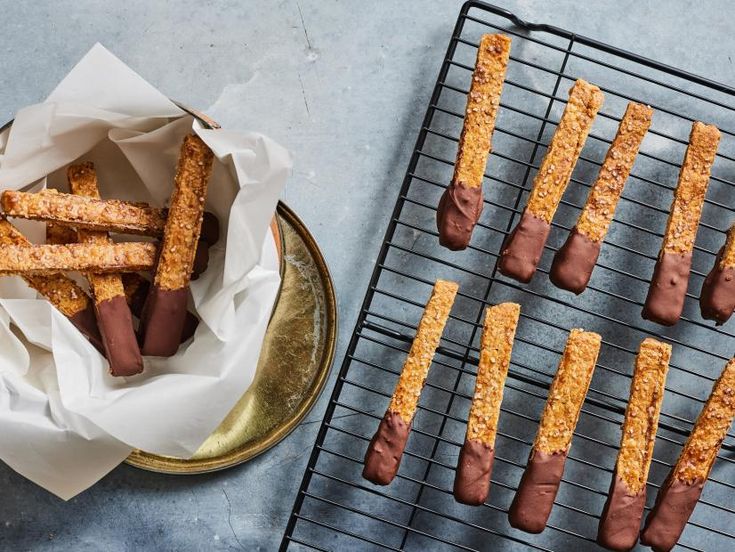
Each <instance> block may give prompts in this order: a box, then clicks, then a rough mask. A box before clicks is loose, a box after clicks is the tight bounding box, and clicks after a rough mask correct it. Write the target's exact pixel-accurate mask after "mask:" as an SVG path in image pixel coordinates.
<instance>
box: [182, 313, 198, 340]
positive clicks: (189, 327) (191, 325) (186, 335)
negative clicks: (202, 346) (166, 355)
mask: <svg viewBox="0 0 735 552" xmlns="http://www.w3.org/2000/svg"><path fill="white" fill-rule="evenodd" d="M197 326H199V319H198V318H197V317H196V316H195V315H193V314H192V313H190V312H189V311H186V320H185V321H184V330H183V331H182V332H181V343H184V342H185V341H188V340H189V339H190V338H192V337H194V332H196V331H197Z"/></svg>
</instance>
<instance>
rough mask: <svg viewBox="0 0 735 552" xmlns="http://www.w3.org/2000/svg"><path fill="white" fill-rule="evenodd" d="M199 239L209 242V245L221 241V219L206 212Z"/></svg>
mask: <svg viewBox="0 0 735 552" xmlns="http://www.w3.org/2000/svg"><path fill="white" fill-rule="evenodd" d="M199 239H200V240H202V241H205V242H207V244H209V245H210V246H211V245H214V244H215V243H217V242H218V241H219V219H218V218H217V215H215V214H214V213H210V212H209V211H205V212H204V216H203V217H202V231H201V233H200V234H199Z"/></svg>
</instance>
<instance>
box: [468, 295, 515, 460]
mask: <svg viewBox="0 0 735 552" xmlns="http://www.w3.org/2000/svg"><path fill="white" fill-rule="evenodd" d="M520 313H521V306H520V305H519V304H517V303H501V304H499V305H495V306H494V307H489V308H488V309H487V311H486V312H485V324H484V327H483V330H482V339H481V347H482V350H481V351H480V364H479V366H478V367H477V380H476V382H475V394H474V397H473V399H472V406H471V407H470V414H469V417H468V420H467V437H466V440H467V441H470V440H478V441H480V442H482V443H483V444H485V445H487V446H489V447H491V448H493V447H494V446H495V436H496V433H497V430H498V417H499V416H500V404H501V402H502V401H503V387H504V386H505V378H506V376H507V375H508V367H509V366H510V357H511V352H512V351H513V339H514V337H515V334H516V327H517V325H518V317H519V316H520Z"/></svg>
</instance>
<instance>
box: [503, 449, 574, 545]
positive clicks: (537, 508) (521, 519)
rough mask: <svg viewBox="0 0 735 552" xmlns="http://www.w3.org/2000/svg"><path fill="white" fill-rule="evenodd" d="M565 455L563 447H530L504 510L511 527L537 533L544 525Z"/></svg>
mask: <svg viewBox="0 0 735 552" xmlns="http://www.w3.org/2000/svg"><path fill="white" fill-rule="evenodd" d="M566 459H567V453H566V451H564V452H555V453H552V454H549V453H547V452H540V451H537V450H535V449H532V450H531V456H530V458H529V459H528V465H527V466H526V470H525V471H524V472H523V477H521V482H520V484H519V485H518V491H516V495H515V497H513V503H512V504H511V505H510V509H509V510H508V521H509V522H510V524H511V525H512V526H513V527H515V528H516V529H520V530H521V531H526V532H527V533H540V532H541V531H543V530H544V529H545V528H546V522H547V521H548V519H549V514H551V508H552V506H553V505H554V499H555V498H556V493H557V491H558V490H559V483H560V482H561V476H562V474H563V473H564V463H565V462H566Z"/></svg>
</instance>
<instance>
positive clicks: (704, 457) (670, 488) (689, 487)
mask: <svg viewBox="0 0 735 552" xmlns="http://www.w3.org/2000/svg"><path fill="white" fill-rule="evenodd" d="M734 417H735V359H732V360H730V362H728V363H727V365H726V366H725V369H724V370H723V371H722V374H720V377H719V378H718V379H717V381H716V382H715V384H714V386H713V388H712V393H711V394H710V396H709V398H708V399H707V402H706V403H705V405H704V407H703V408H702V412H700V414H699V417H697V421H696V422H695V423H694V428H693V429H692V432H691V433H690V434H689V438H688V439H687V441H686V443H684V448H682V450H681V453H680V454H679V459H678V460H677V461H676V464H675V465H674V467H673V468H671V472H670V473H669V475H668V477H667V478H666V480H665V481H664V483H663V485H661V488H660V489H659V491H658V495H656V503H655V505H654V507H653V510H651V512H650V513H649V514H648V517H647V518H646V525H645V527H644V528H643V532H642V533H641V543H642V544H645V545H646V546H650V547H652V548H653V549H654V550H655V551H656V552H662V551H667V550H671V549H672V548H673V547H674V545H675V544H676V541H678V540H679V537H680V536H681V533H682V531H684V526H685V525H686V524H687V521H689V517H690V516H691V515H692V512H693V511H694V507H695V506H696V505H697V501H698V500H699V496H700V495H701V494H702V489H703V488H704V484H705V482H706V481H707V478H708V477H709V474H710V471H712V466H714V463H715V460H716V459H717V453H718V452H719V451H720V446H721V445H722V441H724V439H725V436H726V435H727V431H728V430H729V429H730V426H731V425H732V421H733V418H734Z"/></svg>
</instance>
